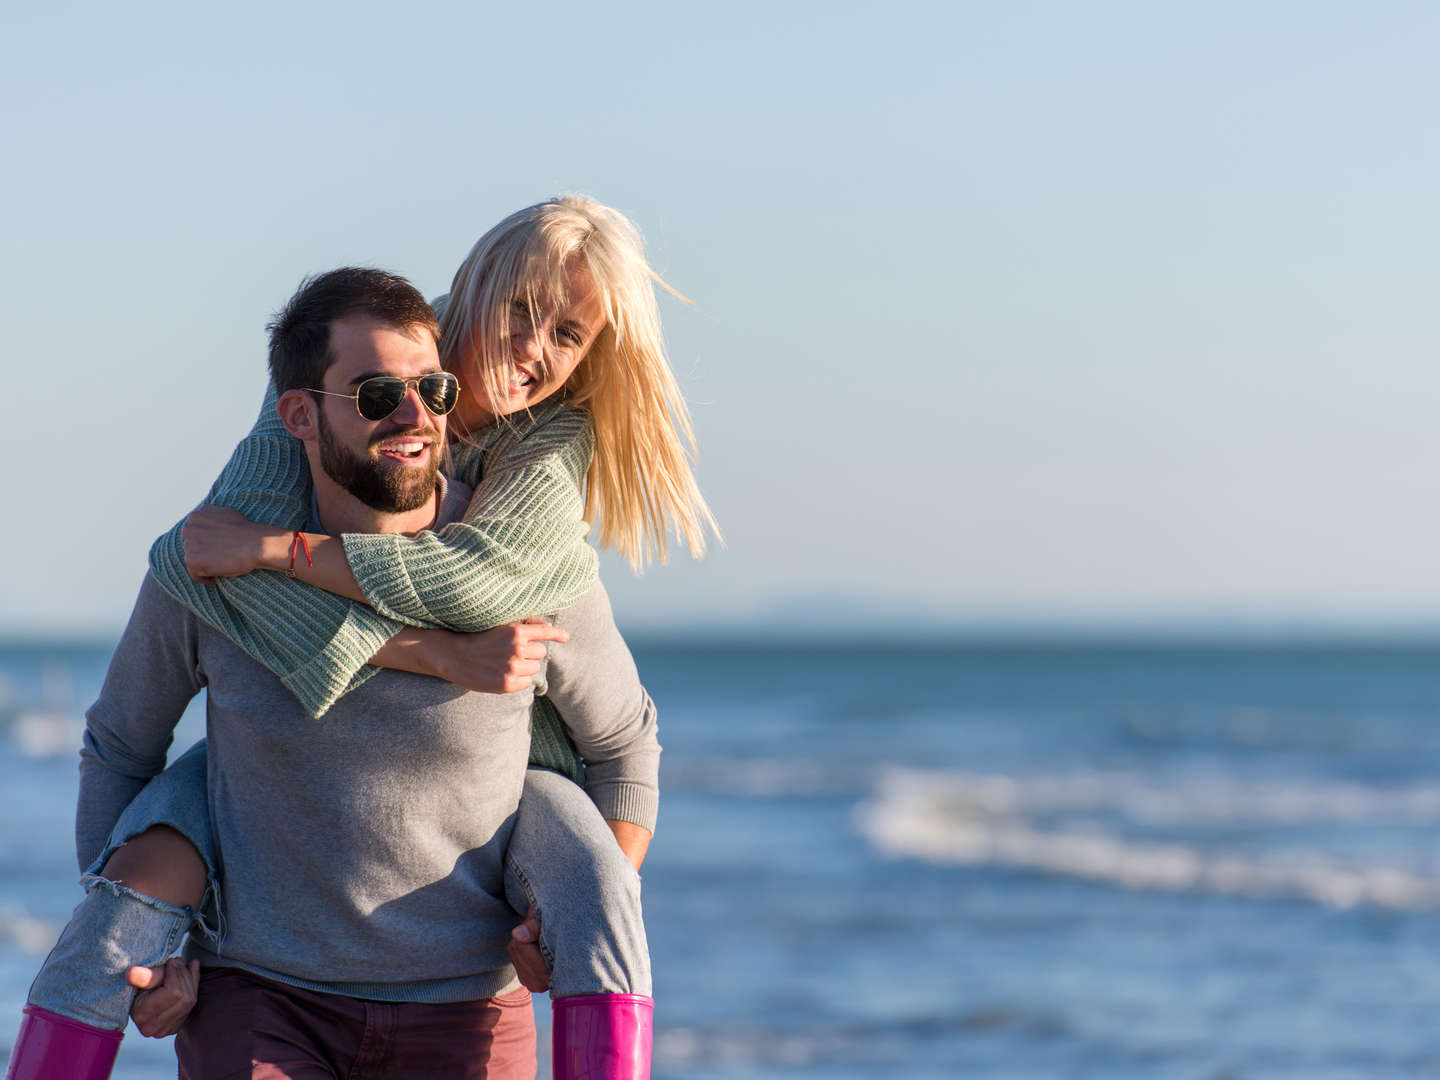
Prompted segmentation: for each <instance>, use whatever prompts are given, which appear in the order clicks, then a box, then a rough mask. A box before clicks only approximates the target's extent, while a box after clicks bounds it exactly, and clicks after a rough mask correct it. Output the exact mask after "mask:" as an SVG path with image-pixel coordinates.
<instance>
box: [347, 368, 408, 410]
mask: <svg viewBox="0 0 1440 1080" xmlns="http://www.w3.org/2000/svg"><path fill="white" fill-rule="evenodd" d="M404 400H405V383H404V382H403V381H402V380H400V379H392V378H389V377H385V376H382V377H380V378H377V379H366V380H365V381H364V382H362V383H361V384H360V385H359V386H358V387H356V392H355V407H356V408H357V409H359V410H360V415H361V416H363V417H364V418H365V419H366V420H384V419H385V417H387V416H389V415H390V414H391V413H393V412H394V411H395V410H396V409H398V408H399V407H400V402H402V401H404Z"/></svg>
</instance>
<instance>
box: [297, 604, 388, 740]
mask: <svg viewBox="0 0 1440 1080" xmlns="http://www.w3.org/2000/svg"><path fill="white" fill-rule="evenodd" d="M401 628H402V625H401V624H400V623H396V622H391V621H390V620H388V619H382V618H380V617H379V616H378V615H376V614H375V613H374V612H373V611H370V609H368V608H365V607H360V606H357V605H352V607H351V609H350V614H348V615H346V616H345V621H344V622H343V623H341V625H340V629H339V630H338V631H337V632H336V634H335V635H334V636H333V637H332V638H331V639H330V640H329V642H327V643H326V645H325V647H324V648H323V649H321V650H320V652H319V653H318V654H317V655H316V656H314V657H312V658H311V659H310V660H307V661H306V662H305V663H303V664H301V665H300V666H299V667H298V668H295V669H294V670H293V671H291V672H289V673H288V674H286V675H284V676H283V677H282V678H281V682H283V683H284V684H285V685H286V687H287V688H289V690H290V692H291V693H293V694H294V695H295V696H296V697H297V698H299V699H300V704H301V705H303V706H305V710H306V711H307V712H308V713H309V714H310V715H311V716H316V717H319V716H324V715H325V713H326V712H327V711H328V710H329V708H330V706H331V705H334V704H335V702H337V701H339V700H340V699H341V698H342V697H344V696H345V695H346V694H348V693H349V692H350V691H351V690H354V689H355V688H356V687H357V686H360V685H361V684H362V683H364V682H365V681H366V680H367V679H369V678H370V677H371V676H373V675H374V674H375V673H376V672H378V671H379V670H380V669H379V668H376V667H371V666H370V658H371V657H372V656H374V655H375V654H376V653H377V652H379V651H380V648H381V646H383V645H384V644H385V643H386V642H387V641H389V640H390V639H391V638H392V637H394V636H395V635H396V634H398V633H399V632H400V630H401Z"/></svg>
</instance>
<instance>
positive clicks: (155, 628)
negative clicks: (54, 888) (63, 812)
mask: <svg viewBox="0 0 1440 1080" xmlns="http://www.w3.org/2000/svg"><path fill="white" fill-rule="evenodd" d="M196 629H197V624H196V621H195V620H194V619H193V618H191V617H190V616H189V613H188V612H186V611H185V610H184V609H183V608H181V607H180V606H178V605H177V604H175V602H174V601H172V600H171V599H170V598H169V597H168V596H166V595H165V594H164V593H163V592H162V591H161V590H160V589H159V588H158V587H157V586H156V584H155V582H154V581H153V580H152V579H151V578H148V577H147V578H146V580H145V584H144V585H143V586H141V589H140V596H139V599H137V600H136V602H135V610H134V612H132V614H131V616H130V623H129V625H128V626H126V628H125V633H124V634H123V635H122V636H121V638H120V644H119V645H117V646H116V648H115V654H114V655H113V656H112V657H111V658H110V669H109V671H108V672H107V673H106V675H105V684H104V686H103V687H102V688H101V690H100V697H99V698H98V699H97V700H96V702H95V704H94V705H92V706H91V707H90V710H89V711H88V712H87V713H86V714H85V743H84V749H82V750H81V751H80V794H79V801H78V802H77V804H76V807H75V854H76V858H77V859H78V860H79V863H80V869H81V870H84V869H85V868H86V867H88V866H89V865H90V864H91V863H93V862H94V861H95V860H96V859H97V858H99V856H100V853H101V851H102V850H104V847H105V842H106V840H107V839H108V837H109V836H110V830H111V829H113V828H114V826H115V823H116V822H117V821H118V820H119V819H120V814H121V812H122V811H123V810H124V809H125V807H126V806H128V805H129V804H130V800H131V799H133V798H134V797H135V796H136V795H137V794H139V792H140V789H141V788H143V787H144V786H145V785H146V784H147V783H148V782H149V781H150V780H151V779H152V778H153V777H154V776H156V775H157V774H159V772H160V771H161V770H162V769H164V768H165V753H166V751H167V750H168V749H169V748H170V742H171V739H172V738H173V737H174V731H175V725H176V724H177V723H178V722H179V720H180V717H181V715H182V714H183V713H184V712H185V707H186V706H187V705H188V704H189V703H190V699H191V698H193V697H194V696H195V695H196V694H197V693H199V692H200V688H201V687H202V686H203V685H204V676H203V673H202V672H201V670H200V665H199V659H198V648H197V640H198V639H197V634H196Z"/></svg>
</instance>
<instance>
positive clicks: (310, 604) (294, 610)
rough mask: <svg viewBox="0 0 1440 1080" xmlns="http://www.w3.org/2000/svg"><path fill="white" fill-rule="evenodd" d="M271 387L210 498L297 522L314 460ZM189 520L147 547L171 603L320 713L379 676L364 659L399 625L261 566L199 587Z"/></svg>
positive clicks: (305, 505)
mask: <svg viewBox="0 0 1440 1080" xmlns="http://www.w3.org/2000/svg"><path fill="white" fill-rule="evenodd" d="M276 399H277V395H276V393H275V387H274V386H273V385H271V386H270V387H269V388H268V390H267V391H266V394H265V402H264V405H263V406H262V407H261V410H260V417H259V419H258V420H256V422H255V426H254V427H253V428H251V429H250V433H249V434H248V435H246V436H245V438H244V439H242V440H241V441H240V444H239V445H238V446H236V447H235V452H234V453H233V454H231V456H230V461H229V462H228V463H227V464H226V466H225V469H224V471H222V472H221V474H220V478H219V479H218V480H216V481H215V483H214V485H213V486H212V487H211V488H210V494H209V496H208V497H207V501H208V502H212V503H215V504H217V505H219V506H228V507H232V508H234V509H236V510H238V511H240V513H242V514H244V515H245V516H246V517H247V518H249V519H250V520H252V521H257V522H261V523H263V524H266V525H276V526H279V527H280V528H284V529H298V528H300V527H302V526H303V525H304V524H305V521H306V519H307V518H308V517H309V514H310V466H309V462H308V460H307V458H306V456H305V451H304V449H303V448H302V447H301V444H300V442H299V440H297V439H295V438H294V437H293V436H291V435H290V433H289V432H288V431H286V430H285V426H284V425H283V424H282V423H281V422H280V418H279V416H278V415H277V414H276V412H275V403H276ZM183 525H184V523H183V522H181V523H179V524H177V525H175V527H174V528H172V529H171V530H170V531H169V532H167V533H166V534H165V535H163V536H161V537H160V538H159V539H158V540H156V541H155V544H154V546H152V547H151V549H150V569H151V571H152V573H153V574H154V576H155V579H156V581H157V582H159V584H160V585H161V587H162V588H164V590H165V591H166V592H167V593H169V594H170V596H171V597H173V598H174V599H175V600H177V601H179V602H180V603H181V604H182V605H184V606H185V607H186V608H188V609H189V610H190V611H192V612H194V613H195V614H196V615H198V616H199V617H200V618H202V619H204V620H205V621H206V622H207V623H209V624H210V625H211V626H213V627H214V628H215V629H216V630H218V631H219V632H220V633H222V634H224V635H225V636H226V637H227V638H229V639H230V640H231V641H233V642H234V643H235V644H236V645H238V646H240V648H242V649H243V650H244V651H245V653H246V654H247V655H249V656H250V657H251V658H252V659H254V660H255V661H257V662H258V663H260V664H262V665H264V666H265V667H266V668H267V669H268V670H269V671H271V672H273V673H274V674H275V675H276V677H277V678H279V679H280V680H281V681H282V682H283V683H284V684H285V685H286V686H287V687H289V689H290V690H291V691H292V692H293V693H294V694H295V696H296V697H298V698H299V699H300V701H301V702H302V703H303V704H304V705H305V707H306V709H307V710H309V711H310V712H311V713H312V714H314V715H316V716H319V715H321V714H322V713H324V712H325V710H326V709H328V708H329V707H330V706H331V705H332V704H334V702H335V701H336V700H337V699H338V698H339V697H340V696H341V695H343V694H346V693H348V692H349V691H350V690H353V689H354V688H355V687H357V686H359V685H360V684H361V683H363V682H364V681H365V680H366V679H368V678H369V677H370V676H371V675H373V674H374V673H375V671H376V670H377V669H376V668H373V667H370V666H369V665H368V664H367V661H368V660H369V659H370V657H372V656H373V655H375V653H376V651H377V650H378V649H379V648H380V647H381V646H382V645H384V644H385V642H386V641H388V640H389V639H390V638H391V637H393V636H394V635H395V634H396V633H397V632H398V631H399V629H400V624H399V623H397V622H395V621H393V620H391V619H387V618H385V617H384V616H382V615H379V614H377V613H376V612H374V611H372V610H370V609H369V608H367V607H365V605H363V604H356V603H353V602H352V601H350V600H348V599H346V598H345V597H342V596H335V595H333V594H331V593H327V592H325V591H324V590H323V589H317V588H314V587H313V586H309V585H304V584H302V583H300V582H296V581H291V580H289V579H287V578H285V577H284V576H283V575H280V574H273V573H268V572H257V573H253V574H246V575H244V576H243V577H236V578H224V579H222V580H221V581H220V582H219V583H218V584H216V585H201V584H199V583H197V582H196V581H194V580H193V579H192V578H191V577H190V575H189V573H188V572H187V571H186V569H185V545H184V542H183V540H182V539H181V536H180V531H181V529H182V527H183Z"/></svg>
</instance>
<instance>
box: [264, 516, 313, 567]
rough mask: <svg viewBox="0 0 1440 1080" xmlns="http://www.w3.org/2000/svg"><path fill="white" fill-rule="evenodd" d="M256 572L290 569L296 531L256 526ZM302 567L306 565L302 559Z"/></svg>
mask: <svg viewBox="0 0 1440 1080" xmlns="http://www.w3.org/2000/svg"><path fill="white" fill-rule="evenodd" d="M255 530H256V540H257V541H258V545H257V549H256V551H257V554H256V563H255V569H256V570H281V571H284V570H288V569H290V548H291V546H292V545H293V544H294V543H295V530H294V529H276V528H274V527H272V526H269V525H256V526H255ZM300 562H301V565H304V562H305V560H304V558H303V557H302V558H301V560H300Z"/></svg>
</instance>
